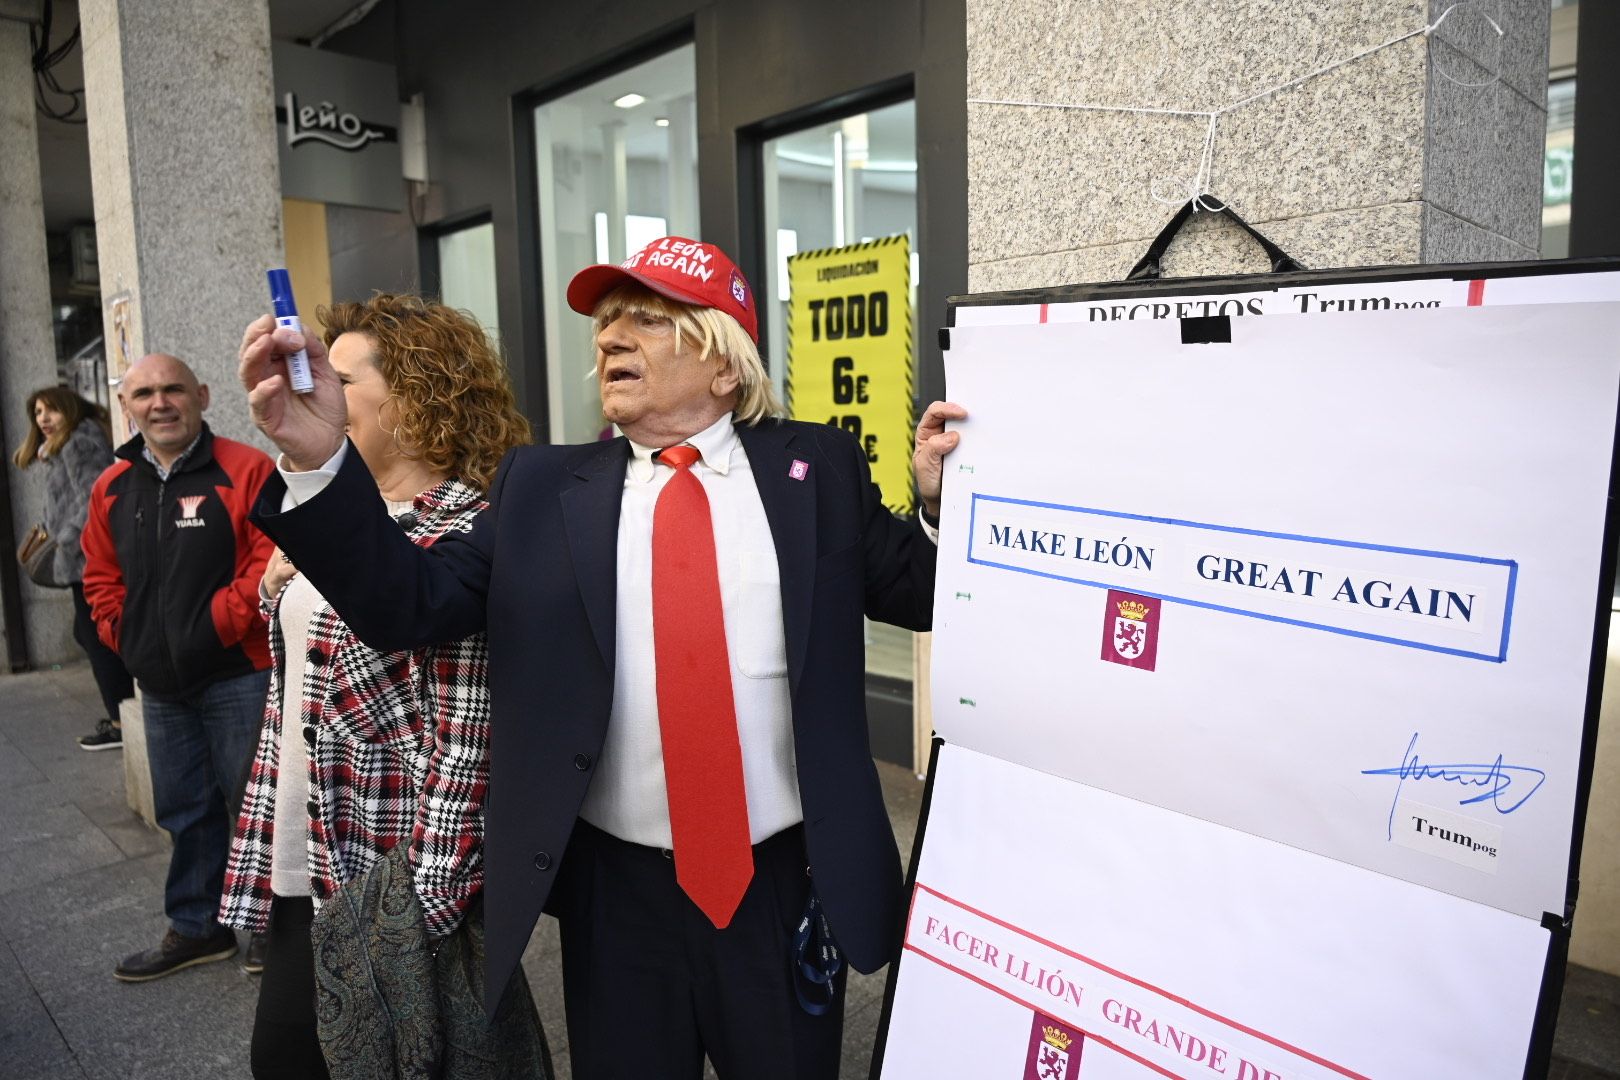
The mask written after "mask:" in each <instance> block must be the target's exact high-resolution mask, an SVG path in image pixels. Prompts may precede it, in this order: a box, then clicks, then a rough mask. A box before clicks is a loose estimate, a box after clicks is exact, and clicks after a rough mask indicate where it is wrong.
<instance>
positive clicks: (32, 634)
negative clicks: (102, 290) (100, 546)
mask: <svg viewBox="0 0 1620 1080" xmlns="http://www.w3.org/2000/svg"><path fill="white" fill-rule="evenodd" d="M38 17H39V10H38V5H37V4H33V3H27V2H24V0H0V252H4V253H5V254H4V257H3V258H0V430H3V431H4V433H5V438H4V443H5V446H4V447H3V450H4V454H5V458H6V461H5V464H3V465H0V468H4V469H5V470H6V471H7V481H8V485H9V487H10V491H11V500H10V509H11V521H12V530H11V531H12V532H13V533H15V534H16V535H6V536H0V542H4V543H5V544H7V545H8V546H9V548H10V550H13V551H14V550H16V546H17V544H18V542H19V541H20V540H21V539H22V535H23V534H24V533H25V532H26V531H27V530H28V529H29V528H30V527H31V526H32V525H33V524H34V523H35V522H37V521H39V520H40V517H41V512H42V510H43V509H44V505H45V470H44V469H42V468H39V467H34V468H30V469H19V468H17V467H16V466H15V465H12V464H11V462H10V459H11V454H12V451H14V450H15V449H16V448H17V444H18V443H20V442H22V440H23V436H24V435H26V434H27V432H28V425H30V424H31V423H32V422H33V421H32V419H31V418H30V417H29V416H28V415H27V414H26V412H25V409H24V406H25V405H26V404H27V400H28V395H29V394H30V393H32V392H33V391H35V390H37V389H39V388H40V387H42V386H54V385H56V383H57V381H58V380H57V375H56V340H55V336H54V334H52V332H51V281H50V270H49V268H48V267H47V265H46V258H45V204H44V201H43V199H42V198H41V195H40V178H39V130H38V127H37V126H36V124H35V119H34V72H33V66H32V64H31V63H30V53H29V44H28V24H27V21H26V20H31V19H37V18H38ZM0 558H4V559H7V560H9V559H10V558H11V555H10V554H9V552H7V553H0ZM8 578H9V575H8V576H7V577H0V589H8V590H9V588H11V587H12V586H11V585H10V584H9V581H8ZM14 580H15V581H16V588H17V590H18V596H16V597H7V598H6V599H7V600H14V601H20V606H21V608H22V616H23V627H22V629H23V636H24V637H25V638H26V641H25V642H9V641H8V642H7V643H6V644H7V647H8V648H7V650H5V651H10V650H11V649H12V648H13V647H15V646H17V645H20V644H25V645H26V649H27V655H28V659H29V662H30V663H32V664H33V666H34V667H41V666H49V665H51V664H60V663H65V662H68V661H71V660H74V659H77V658H78V657H79V651H78V646H77V645H75V644H74V643H73V600H72V597H70V596H69V595H68V593H67V591H66V590H64V589H42V588H40V587H38V586H37V585H35V584H34V583H33V582H31V581H29V580H28V578H27V577H26V576H25V575H23V574H22V573H21V572H20V571H19V573H18V574H17V575H16V577H15V579H14ZM19 654H20V650H19ZM6 670H9V669H8V667H7V666H6V665H4V664H3V663H0V672H4V671H6ZM91 719H93V718H91V717H87V718H86V723H87V724H88V723H89V721H90V720H91Z"/></svg>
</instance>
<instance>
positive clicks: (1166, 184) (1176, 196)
mask: <svg viewBox="0 0 1620 1080" xmlns="http://www.w3.org/2000/svg"><path fill="white" fill-rule="evenodd" d="M1459 8H1474V9H1477V8H1478V4H1477V3H1474V2H1469V0H1462V2H1459V3H1456V4H1452V5H1451V6H1450V7H1448V8H1446V9H1445V10H1444V11H1442V12H1441V13H1440V17H1439V18H1437V19H1435V20H1434V22H1432V23H1429V24H1427V25H1426V26H1420V27H1418V28H1417V29H1416V30H1410V31H1408V32H1406V33H1404V34H1401V35H1399V36H1397V37H1392V38H1390V39H1389V40H1388V41H1385V42H1383V43H1381V44H1378V45H1374V46H1372V47H1371V48H1367V49H1363V50H1361V51H1360V52H1358V53H1356V54H1355V55H1353V56H1346V57H1344V58H1343V59H1342V60H1335V61H1334V62H1333V63H1331V64H1326V65H1323V66H1322V67H1319V68H1317V69H1316V70H1314V71H1311V72H1307V73H1306V74H1304V75H1301V76H1299V77H1298V78H1294V79H1289V80H1288V81H1287V82H1284V83H1279V84H1278V85H1276V86H1273V87H1271V88H1270V89H1268V90H1261V91H1260V92H1259V93H1255V94H1250V95H1249V96H1248V97H1245V98H1242V99H1240V100H1238V101H1234V102H1232V103H1231V104H1229V105H1222V106H1221V107H1220V108H1217V109H1168V108H1162V107H1156V106H1146V105H1077V104H1070V103H1065V102H1053V101H1016V100H1008V99H1003V98H968V99H967V102H968V104H969V105H1008V106H1013V107H1016V108H1026V109H1067V110H1070V111H1076V112H1114V113H1139V114H1142V115H1147V116H1180V117H1189V118H1193V119H1200V118H1201V119H1203V120H1204V121H1205V123H1206V125H1207V127H1206V129H1205V133H1204V147H1203V153H1202V154H1201V155H1200V156H1199V161H1198V170H1197V172H1196V173H1194V174H1193V176H1192V177H1191V178H1190V179H1189V178H1187V177H1176V176H1172V177H1163V178H1155V179H1154V180H1153V181H1152V182H1151V183H1150V184H1149V186H1148V191H1149V194H1151V195H1152V196H1153V198H1154V200H1155V201H1157V202H1161V203H1164V204H1166V205H1170V206H1180V205H1182V204H1184V203H1187V202H1192V203H1193V206H1194V209H1195V210H1213V209H1218V205H1206V204H1205V202H1204V199H1205V198H1206V197H1211V193H1210V191H1209V176H1210V169H1211V167H1212V166H1213V164H1214V159H1215V129H1216V125H1217V124H1218V123H1219V122H1220V118H1221V117H1222V116H1224V115H1226V114H1228V113H1231V112H1234V111H1236V110H1238V109H1241V108H1243V107H1244V106H1246V105H1253V104H1255V103H1256V102H1260V101H1265V100H1267V99H1268V98H1272V97H1275V96H1276V95H1278V94H1281V93H1284V92H1286V91H1288V90H1292V89H1294V88H1295V87H1298V86H1303V85H1304V84H1305V83H1308V82H1310V81H1311V80H1313V79H1319V78H1321V77H1322V76H1324V75H1328V74H1330V73H1332V72H1335V71H1337V70H1339V69H1340V68H1342V67H1347V66H1348V65H1350V64H1354V63H1356V62H1358V61H1360V60H1365V59H1366V58H1367V57H1369V56H1373V55H1375V54H1377V53H1380V52H1383V51H1384V50H1385V49H1389V48H1393V47H1395V46H1396V45H1399V44H1401V43H1402V42H1404V41H1410V40H1411V39H1412V38H1415V37H1420V36H1421V37H1429V36H1432V35H1433V34H1435V33H1437V32H1438V31H1439V29H1440V27H1441V26H1442V25H1443V24H1444V23H1445V21H1446V19H1448V18H1449V17H1450V16H1451V13H1452V12H1454V11H1456V10H1457V9H1459ZM1477 13H1478V15H1479V16H1480V18H1482V19H1484V20H1485V21H1486V22H1487V23H1489V24H1490V28H1491V30H1492V31H1493V32H1494V33H1495V35H1496V37H1495V42H1496V57H1495V60H1496V62H1495V64H1494V70H1495V72H1496V73H1495V74H1494V75H1492V76H1491V77H1490V78H1489V79H1486V80H1485V81H1483V82H1463V81H1462V80H1460V79H1457V78H1454V77H1453V76H1451V75H1449V74H1447V73H1446V72H1445V71H1444V70H1443V69H1441V68H1440V67H1438V66H1437V67H1436V68H1435V71H1436V73H1437V74H1439V75H1440V76H1441V77H1443V78H1445V79H1447V80H1448V81H1450V82H1452V83H1455V84H1457V85H1458V86H1463V87H1468V88H1473V89H1478V88H1482V87H1486V86H1490V85H1491V84H1492V83H1495V82H1496V81H1497V80H1499V79H1500V78H1501V77H1502V75H1501V68H1502V64H1501V50H1502V43H1503V40H1504V39H1505V37H1506V31H1504V30H1503V29H1502V24H1501V22H1499V21H1498V20H1497V19H1496V18H1493V17H1492V16H1491V15H1490V14H1489V13H1487V12H1485V11H1478V12H1477ZM1481 66H1484V67H1485V68H1486V70H1492V69H1493V65H1481ZM1166 189H1168V190H1166Z"/></svg>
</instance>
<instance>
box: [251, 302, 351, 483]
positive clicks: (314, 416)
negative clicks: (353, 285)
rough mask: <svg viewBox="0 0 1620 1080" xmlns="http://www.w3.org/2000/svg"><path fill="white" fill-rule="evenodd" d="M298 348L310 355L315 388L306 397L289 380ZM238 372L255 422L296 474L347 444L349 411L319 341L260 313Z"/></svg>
mask: <svg viewBox="0 0 1620 1080" xmlns="http://www.w3.org/2000/svg"><path fill="white" fill-rule="evenodd" d="M299 349H304V350H306V351H307V353H308V355H309V371H310V375H311V376H312V377H313V378H314V380H315V389H314V390H313V391H311V392H310V393H307V394H297V393H294V392H293V389H292V385H291V383H290V382H289V381H288V379H287V361H286V358H287V357H288V356H291V355H292V354H293V353H295V352H297V351H298V350H299ZM237 374H238V376H240V378H241V380H242V387H243V389H245V390H246V391H247V393H248V406H249V408H250V409H251V410H252V412H253V422H254V424H256V425H257V426H258V428H259V430H260V431H262V432H264V433H265V435H266V436H267V437H268V438H269V439H270V441H271V442H273V443H275V444H276V446H277V447H278V448H280V450H281V452H282V453H283V454H285V455H286V460H287V465H288V466H290V467H291V469H292V470H293V471H294V472H308V471H309V470H311V469H318V468H320V467H321V466H322V465H324V464H325V463H326V462H327V460H328V459H329V458H331V456H332V455H333V454H335V453H337V451H338V447H340V446H342V445H343V429H344V427H345V426H346V425H347V424H348V422H349V410H348V407H347V405H346V404H345V402H344V400H343V385H342V383H341V382H340V381H339V379H338V376H337V372H336V371H334V370H332V364H331V362H330V361H329V360H328V359H327V358H326V346H325V345H323V344H322V343H321V339H320V338H318V337H315V336H314V335H312V334H300V333H298V332H297V331H295V330H291V329H288V328H286V327H278V326H276V321H275V319H273V318H272V317H270V316H269V315H261V316H259V317H258V318H257V319H254V320H253V321H252V322H251V323H249V324H248V328H247V330H246V331H245V332H244V333H243V334H242V348H241V351H240V352H239V353H238V354H237Z"/></svg>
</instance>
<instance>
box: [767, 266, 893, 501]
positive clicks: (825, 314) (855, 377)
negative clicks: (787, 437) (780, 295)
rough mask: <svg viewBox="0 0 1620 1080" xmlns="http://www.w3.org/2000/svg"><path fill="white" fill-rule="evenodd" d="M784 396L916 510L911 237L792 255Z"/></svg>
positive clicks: (889, 496) (886, 492) (889, 497)
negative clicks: (845, 441)
mask: <svg viewBox="0 0 1620 1080" xmlns="http://www.w3.org/2000/svg"><path fill="white" fill-rule="evenodd" d="M788 282H789V286H790V290H791V295H790V300H789V303H788V343H787V379H786V383H787V396H788V408H789V411H790V412H791V413H792V415H793V417H794V418H795V419H798V420H809V421H811V422H813V423H828V424H832V425H833V426H834V427H841V428H843V429H844V430H845V431H848V432H849V433H850V434H851V435H853V436H855V439H856V441H857V442H859V443H860V444H861V446H862V447H863V448H864V449H865V451H866V459H867V461H868V462H869V463H870V465H871V467H872V479H873V480H874V481H875V482H876V483H877V485H878V488H879V489H880V490H881V491H882V492H883V502H884V505H886V506H887V507H888V508H889V509H890V510H891V511H893V512H894V513H897V514H902V515H904V514H909V513H911V510H912V480H911V443H912V439H913V438H914V436H915V428H916V421H915V419H914V416H913V404H912V398H913V396H914V394H915V385H916V366H915V363H914V361H913V352H912V343H911V243H910V240H909V239H908V238H907V237H906V236H904V235H900V236H888V237H884V238H882V239H878V240H869V241H867V242H865V243H861V244H851V245H848V246H845V247H836V248H822V249H820V250H818V251H805V252H801V253H799V254H797V255H794V256H792V257H791V258H789V259H788Z"/></svg>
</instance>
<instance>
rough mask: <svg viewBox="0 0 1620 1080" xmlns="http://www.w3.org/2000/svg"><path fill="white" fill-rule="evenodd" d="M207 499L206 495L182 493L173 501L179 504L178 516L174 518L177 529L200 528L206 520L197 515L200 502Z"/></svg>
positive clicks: (200, 506) (200, 505)
mask: <svg viewBox="0 0 1620 1080" xmlns="http://www.w3.org/2000/svg"><path fill="white" fill-rule="evenodd" d="M207 501H208V496H206V495H182V496H181V497H180V498H178V499H176V500H175V502H176V503H178V504H179V506H180V516H179V517H177V518H175V519H174V527H175V528H177V529H200V528H202V527H203V526H204V525H207V524H208V522H207V521H206V520H205V519H203V518H200V517H198V516H197V511H199V510H201V509H202V504H203V503H205V502H207Z"/></svg>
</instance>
